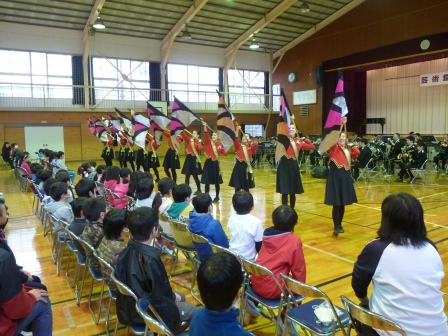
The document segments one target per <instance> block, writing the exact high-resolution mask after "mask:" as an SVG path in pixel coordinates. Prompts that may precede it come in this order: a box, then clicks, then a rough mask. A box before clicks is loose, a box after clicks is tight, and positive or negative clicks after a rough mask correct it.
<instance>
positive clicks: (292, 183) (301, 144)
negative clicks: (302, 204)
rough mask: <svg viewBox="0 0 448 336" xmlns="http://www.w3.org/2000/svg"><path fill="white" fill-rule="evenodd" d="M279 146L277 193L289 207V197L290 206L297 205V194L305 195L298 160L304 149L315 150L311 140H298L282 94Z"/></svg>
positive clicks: (277, 153)
mask: <svg viewBox="0 0 448 336" xmlns="http://www.w3.org/2000/svg"><path fill="white" fill-rule="evenodd" d="M277 132H278V144H277V149H276V152H275V159H276V161H277V162H279V164H278V168H277V188H276V192H277V193H280V194H281V195H282V204H283V205H288V195H289V202H290V206H291V207H292V208H294V206H295V205H296V194H303V185H302V179H301V176H300V170H299V164H298V162H297V159H298V158H299V153H300V151H301V150H302V149H306V150H312V149H315V147H314V145H313V143H312V142H311V141H310V140H308V139H307V140H305V141H302V140H301V139H300V138H297V137H296V136H297V129H296V126H295V124H294V115H291V111H290V109H289V106H288V102H287V101H286V97H285V93H284V92H283V90H282V92H281V107H280V116H279V122H278V131H277Z"/></svg>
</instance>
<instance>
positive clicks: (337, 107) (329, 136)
mask: <svg viewBox="0 0 448 336" xmlns="http://www.w3.org/2000/svg"><path fill="white" fill-rule="evenodd" d="M347 113H348V109H347V103H346V102H345V97H344V77H343V75H342V71H341V70H339V71H338V83H337V85H336V90H335V93H334V98H333V103H332V104H331V108H330V112H328V116H327V121H326V122H325V126H324V131H323V133H322V142H321V143H320V145H319V153H325V152H326V151H327V150H329V149H330V147H331V146H333V145H334V144H336V143H337V142H338V139H339V134H340V133H341V128H342V117H343V116H345V115H347Z"/></svg>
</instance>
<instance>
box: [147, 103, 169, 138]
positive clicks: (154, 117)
mask: <svg viewBox="0 0 448 336" xmlns="http://www.w3.org/2000/svg"><path fill="white" fill-rule="evenodd" d="M146 106H147V108H148V117H149V119H151V127H150V128H151V130H152V133H153V134H154V139H155V140H156V142H157V143H158V144H159V143H160V138H161V137H162V133H163V131H164V130H165V129H166V128H167V126H168V125H169V123H170V122H171V119H170V118H168V117H167V116H166V115H165V114H164V113H163V112H162V111H160V110H159V109H158V108H157V107H154V106H152V105H151V104H150V103H148V102H146Z"/></svg>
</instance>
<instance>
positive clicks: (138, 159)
mask: <svg viewBox="0 0 448 336" xmlns="http://www.w3.org/2000/svg"><path fill="white" fill-rule="evenodd" d="M135 163H136V164H137V165H139V166H143V165H144V163H145V153H144V151H143V148H139V149H138V150H137V153H136V155H135Z"/></svg>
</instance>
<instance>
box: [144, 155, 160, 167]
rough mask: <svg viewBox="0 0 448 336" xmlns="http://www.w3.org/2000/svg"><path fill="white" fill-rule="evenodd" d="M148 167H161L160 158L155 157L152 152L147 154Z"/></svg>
mask: <svg viewBox="0 0 448 336" xmlns="http://www.w3.org/2000/svg"><path fill="white" fill-rule="evenodd" d="M146 167H147V168H148V169H149V168H158V167H160V162H159V157H158V156H153V155H152V152H148V153H147V154H146Z"/></svg>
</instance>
